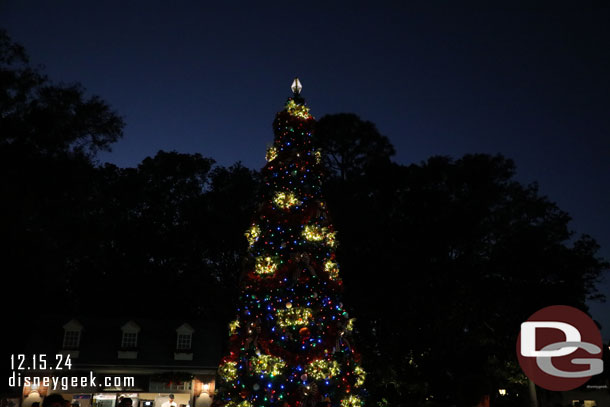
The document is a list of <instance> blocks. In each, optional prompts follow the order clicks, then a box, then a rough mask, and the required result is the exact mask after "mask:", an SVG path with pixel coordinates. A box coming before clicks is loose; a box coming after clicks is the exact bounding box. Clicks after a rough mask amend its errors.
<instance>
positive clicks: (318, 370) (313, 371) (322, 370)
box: [306, 359, 341, 380]
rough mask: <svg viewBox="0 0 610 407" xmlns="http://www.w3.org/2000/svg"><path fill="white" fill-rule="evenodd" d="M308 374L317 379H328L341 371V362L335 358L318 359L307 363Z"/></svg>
mask: <svg viewBox="0 0 610 407" xmlns="http://www.w3.org/2000/svg"><path fill="white" fill-rule="evenodd" d="M306 370H307V374H309V375H310V376H311V377H313V378H314V379H315V380H326V379H330V378H331V377H333V376H337V375H339V374H340V373H341V369H340V368H339V363H337V361H335V360H330V361H329V360H324V359H318V360H314V361H313V362H311V363H310V364H309V365H307V369H306Z"/></svg>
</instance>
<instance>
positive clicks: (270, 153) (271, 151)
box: [265, 146, 277, 162]
mask: <svg viewBox="0 0 610 407" xmlns="http://www.w3.org/2000/svg"><path fill="white" fill-rule="evenodd" d="M276 158H277V148H276V147H274V146H272V147H269V148H268V149H267V154H266V155H265V159H266V160H267V162H269V161H273V160H275V159H276Z"/></svg>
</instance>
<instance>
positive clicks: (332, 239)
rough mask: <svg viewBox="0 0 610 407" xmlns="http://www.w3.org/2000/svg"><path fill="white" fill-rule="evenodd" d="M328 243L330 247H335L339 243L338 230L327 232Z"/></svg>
mask: <svg viewBox="0 0 610 407" xmlns="http://www.w3.org/2000/svg"><path fill="white" fill-rule="evenodd" d="M326 244H327V245H328V246H329V247H335V246H336V245H337V232H329V233H327V234H326Z"/></svg>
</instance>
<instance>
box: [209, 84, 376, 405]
mask: <svg viewBox="0 0 610 407" xmlns="http://www.w3.org/2000/svg"><path fill="white" fill-rule="evenodd" d="M292 90H293V93H294V95H293V97H291V98H288V101H287V103H286V105H285V108H284V110H282V111H281V112H279V113H278V114H277V115H276V117H275V120H274V122H273V130H274V134H275V139H274V143H273V145H272V146H271V147H270V148H269V149H268V150H267V156H266V159H267V165H266V166H265V167H264V168H263V169H262V175H263V177H264V185H263V191H262V201H261V202H262V203H261V206H260V208H259V210H258V212H257V214H256V216H255V218H254V221H253V222H252V225H251V226H250V228H249V229H248V231H247V232H246V233H245V235H246V238H247V240H248V243H249V249H248V259H247V260H246V267H245V270H244V273H243V275H242V287H241V294H240V298H239V307H238V310H237V311H238V314H237V319H235V320H234V321H233V322H231V323H230V326H229V330H230V333H229V335H230V340H229V350H228V354H227V355H226V356H225V357H224V358H223V359H222V361H221V364H220V367H219V369H218V380H217V392H216V395H215V398H214V405H215V406H227V407H263V406H264V407H268V406H280V407H310V406H311V407H313V406H325V407H360V406H361V405H362V393H363V388H362V386H363V384H364V379H365V372H364V370H363V369H362V367H361V364H360V357H359V355H358V353H356V351H355V350H354V349H353V348H352V345H351V341H352V340H351V338H350V337H351V332H352V330H353V319H350V318H349V315H348V313H347V312H346V311H345V309H344V307H343V304H342V303H341V289H342V281H341V277H340V275H339V265H338V264H337V260H336V259H335V249H336V247H337V239H336V232H335V230H334V229H333V226H332V225H331V223H330V220H329V216H328V210H327V208H326V204H325V203H324V200H323V198H322V195H321V186H322V179H323V175H324V169H323V165H322V160H321V158H322V157H321V153H320V151H318V150H317V149H316V147H315V146H314V145H313V141H312V140H313V139H312V132H313V131H314V125H315V120H314V118H313V117H312V116H311V114H310V113H309V108H308V107H307V106H306V105H305V100H304V99H303V98H302V97H301V96H300V91H301V84H300V82H299V80H298V79H295V81H294V82H293V85H292Z"/></svg>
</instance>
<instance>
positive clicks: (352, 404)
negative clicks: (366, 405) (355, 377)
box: [341, 396, 363, 407]
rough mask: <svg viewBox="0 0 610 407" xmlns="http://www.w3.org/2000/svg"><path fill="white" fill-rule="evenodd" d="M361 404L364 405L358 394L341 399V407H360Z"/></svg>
mask: <svg viewBox="0 0 610 407" xmlns="http://www.w3.org/2000/svg"><path fill="white" fill-rule="evenodd" d="M361 405H363V402H362V400H360V397H358V396H349V397H348V398H346V399H343V400H341V407H360V406H361Z"/></svg>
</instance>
